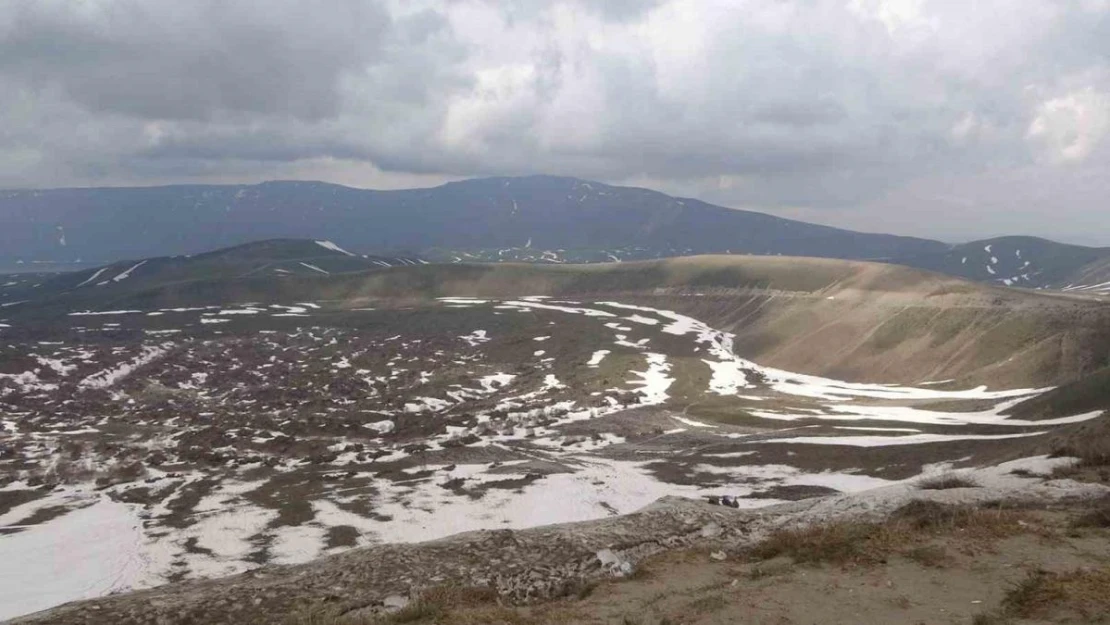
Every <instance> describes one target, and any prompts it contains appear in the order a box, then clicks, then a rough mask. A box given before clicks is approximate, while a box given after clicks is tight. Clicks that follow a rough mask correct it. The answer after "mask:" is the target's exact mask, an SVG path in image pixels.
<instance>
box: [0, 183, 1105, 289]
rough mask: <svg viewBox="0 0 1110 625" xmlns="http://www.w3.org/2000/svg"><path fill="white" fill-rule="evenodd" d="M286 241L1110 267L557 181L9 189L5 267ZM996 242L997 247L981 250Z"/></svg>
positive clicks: (950, 267)
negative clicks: (383, 187) (384, 187)
mask: <svg viewBox="0 0 1110 625" xmlns="http://www.w3.org/2000/svg"><path fill="white" fill-rule="evenodd" d="M282 238H296V239H305V238H312V239H319V240H329V241H335V242H336V243H337V244H338V245H339V246H342V247H343V248H345V249H349V250H352V251H354V252H359V253H363V252H372V253H374V254H379V255H382V256H385V257H410V258H415V257H420V258H427V259H428V260H432V261H440V262H499V261H522V262H545V263H558V262H613V261H624V260H642V259H649V258H660V257H668V256H685V255H694V254H720V253H732V254H759V255H787V256H817V257H828V258H844V259H859V260H881V261H885V262H894V263H899V264H906V265H910V266H914V267H920V268H925V269H932V270H935V271H941V272H944V273H949V274H952V275H957V276H961V277H968V278H972V279H977V280H983V281H992V282H998V283H1002V284H1005V283H1006V281H1007V280H1009V283H1010V284H1012V285H1014V286H1028V287H1045V286H1057V287H1064V286H1068V285H1069V283H1071V284H1073V285H1074V284H1075V282H1074V280H1075V279H1078V277H1079V276H1085V277H1083V278H1082V279H1084V280H1087V281H1088V282H1087V283H1083V284H1082V285H1081V286H1092V285H1097V284H1099V282H1105V281H1107V280H1110V276H1108V277H1107V278H1106V280H1100V279H1099V276H1101V275H1105V274H1104V273H1102V272H1103V271H1105V272H1106V273H1110V269H1107V268H1106V267H1104V268H1103V269H1102V270H1098V269H1097V267H1094V268H1093V269H1092V267H1093V266H1095V265H1097V263H1099V262H1102V261H1106V262H1107V264H1110V249H1098V248H1086V247H1081V246H1072V245H1064V244H1059V243H1054V242H1051V241H1044V240H1039V239H1032V238H1018V239H1021V241H1017V242H1014V244H1013V245H1011V244H1010V242H1009V238H1007V240H1006V241H1003V240H1001V239H1000V240H998V241H999V242H998V243H994V244H992V243H991V242H990V241H985V242H977V243H975V244H966V245H965V246H951V245H948V244H945V243H942V242H939V241H932V240H928V239H920V238H914V237H904V236H895V235H888V234H872V233H861V232H853V231H850V230H843V229H839V228H832V227H829V226H821V225H815V224H809V223H805V222H800V221H793V220H789V219H783V218H779V217H775V216H772V215H767V214H763V213H757V212H751V211H743V210H734V209H730V208H725V207H721V206H715V205H713V204H708V203H705V202H702V201H700V200H694V199H688V198H676V197H671V196H668V195H665V194H663V193H659V192H656V191H651V190H648V189H640V188H632V187H617V186H611V185H605V184H601V183H597V182H588V181H583V180H578V179H574V178H560V177H552V176H530V177H523V178H483V179H474V180H466V181H462V182H455V183H448V184H445V185H442V186H439V187H434V188H428V189H407V190H394V191H376V190H363V189H354V188H350V187H343V186H339V185H333V184H327V183H322V182H266V183H262V184H257V185H222V186H199V185H189V186H165V187H142V188H88V189H56V190H40V191H34V190H29V191H0V266H3V265H8V266H11V265H14V264H15V263H19V262H22V263H26V264H31V263H43V262H44V261H49V262H52V263H74V262H75V261H82V262H83V263H86V265H85V266H87V263H97V264H105V263H110V262H115V261H119V260H123V259H131V258H134V259H139V258H146V257H152V256H165V255H181V254H193V253H197V252H201V251H204V250H212V249H217V248H224V247H230V246H235V245H239V244H243V243H247V242H251V241H258V240H265V239H282ZM996 246H997V248H998V252H996V253H995V252H988V251H986V250H985V248H987V247H991V248H992V249H995V247H996ZM1019 246H1020V247H1019ZM1011 247H1012V248H1013V249H1010V248H1011ZM1003 248H1006V249H1005V252H1003V251H1001V250H1002V249H1003ZM1019 249H1020V250H1021V252H1022V254H1023V255H1024V256H1022V257H1020V258H1019V257H1018V256H1016V252H1017V250H1019ZM965 258H966V259H967V260H964V259H965ZM991 258H996V259H997V260H996V262H993V263H992V262H991V261H990V259H991ZM1025 263H1028V264H1025ZM992 272H993V273H992Z"/></svg>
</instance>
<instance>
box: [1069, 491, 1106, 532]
mask: <svg viewBox="0 0 1110 625" xmlns="http://www.w3.org/2000/svg"><path fill="white" fill-rule="evenodd" d="M1072 525H1073V526H1074V527H1097V528H1110V496H1106V497H1103V498H1102V499H1101V500H1099V501H1097V502H1095V504H1094V506H1092V507H1091V509H1090V510H1088V511H1086V512H1084V513H1082V514H1080V515H1079V516H1078V517H1077V518H1076V519H1075V521H1074V522H1073V523H1072Z"/></svg>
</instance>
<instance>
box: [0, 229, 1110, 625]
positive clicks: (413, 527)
mask: <svg viewBox="0 0 1110 625" xmlns="http://www.w3.org/2000/svg"><path fill="white" fill-rule="evenodd" d="M305 245H306V246H307V249H311V250H313V253H315V249H314V248H319V249H321V250H322V251H329V250H330V248H327V246H323V245H321V244H318V243H315V242H308V243H306V244H305ZM325 248H327V249H325ZM299 249H302V248H301V246H300V244H296V243H293V244H289V243H283V244H281V245H278V246H277V247H276V248H275V247H274V244H272V243H267V244H264V245H261V246H259V247H258V248H252V247H251V246H247V247H246V248H239V249H237V250H232V251H227V252H220V253H215V254H214V255H213V256H212V257H213V258H223V259H225V260H224V261H221V263H220V264H219V265H218V266H219V267H222V268H224V269H228V268H235V267H239V266H240V263H243V264H242V265H241V266H256V264H257V262H258V259H259V258H260V257H261V258H264V259H271V258H274V257H275V256H277V257H283V258H284V256H285V255H284V254H283V253H277V252H276V251H275V250H290V251H291V253H292V257H293V258H300V256H298V255H297V254H299V253H300V252H298V251H297V250H299ZM330 251H331V252H333V253H335V254H339V255H341V256H345V255H343V254H341V253H339V252H335V251H334V250H330ZM229 259H235V260H234V262H232V260H229ZM287 260H288V259H287ZM194 262H195V263H198V265H197V266H196V269H195V270H190V273H189V275H190V277H189V279H184V280H183V279H181V275H180V272H181V271H183V270H185V269H189V268H190V267H191V266H192V265H191V264H190V263H194ZM208 262H209V261H207V260H205V259H204V258H201V257H197V259H195V260H189V259H184V260H181V261H180V262H178V263H175V264H171V265H166V267H167V269H166V270H165V272H163V270H162V268H160V266H159V265H157V264H154V263H153V262H150V263H147V264H144V265H142V266H139V267H138V268H136V269H134V270H133V271H132V273H131V274H130V275H129V277H128V278H126V279H123V280H120V281H115V280H109V281H108V283H106V284H103V285H99V286H98V284H99V283H97V282H95V281H93V282H90V284H85V285H84V286H80V285H74V284H72V282H73V281H74V278H72V277H70V278H66V280H68V282H66V283H65V284H61V283H58V284H52V285H50V286H48V285H47V284H46V283H45V282H44V283H40V285H39V286H38V287H34V285H29V286H24V287H20V288H24V289H25V291H24V292H25V293H26V295H25V296H26V297H27V298H28V299H26V300H25V301H17V303H12V302H6V303H8V304H10V305H8V306H5V307H4V309H3V312H2V313H0V412H2V414H3V415H4V417H3V418H2V419H0V532H2V533H3V535H2V536H0V562H6V563H9V564H8V565H7V566H6V567H0V576H3V579H0V589H4V590H3V592H4V593H6V594H4V595H3V596H2V597H0V599H2V600H0V605H4V606H5V607H6V610H7V611H6V612H5V615H6V616H15V615H17V614H23V613H27V612H31V611H34V610H37V609H42V608H46V607H49V606H51V605H55V604H57V603H60V602H63V601H67V600H71V599H80V598H91V597H95V596H99V595H102V594H105V593H108V592H112V591H118V590H124V589H128V588H143V587H150V586H157V585H160V584H164V583H167V582H173V581H179V580H190V579H201V578H206V577H218V576H221V575H228V574H234V573H240V572H243V571H247V570H250V569H253V568H256V567H258V566H261V565H264V564H280V565H285V564H296V563H302V562H306V561H309V560H311V559H313V558H316V557H319V556H325V555H331V554H338V553H340V552H343V551H346V550H350V549H352V548H356V547H370V546H373V545H379V544H388V543H414V542H420V541H426V540H429V539H437V538H442V537H447V536H450V535H453V534H455V533H458V532H462V531H469V530H521V529H525V528H530V527H536V526H542V525H546V524H551V523H568V522H584V521H591V520H597V519H605V518H608V517H611V516H618V515H623V514H629V513H632V512H635V511H636V510H639V509H640V508H642V507H643V506H645V505H648V504H650V503H651V502H653V501H655V500H657V499H659V498H661V497H666V496H681V497H686V498H694V499H702V500H707V499H713V500H715V501H718V502H721V501H724V502H727V503H729V504H730V505H732V506H737V507H740V508H762V507H765V506H769V505H774V504H776V503H779V502H784V501H793V500H801V499H811V498H814V497H822V496H826V495H841V494H844V495H850V494H854V493H863V492H867V491H870V490H872V489H874V488H877V487H898V486H900V485H901V486H905V485H906V484H908V483H911V482H913V481H914V480H916V479H917V477H918V476H919V475H921V474H923V473H930V472H936V471H940V470H943V467H968V466H976V465H981V464H988V463H993V462H996V461H998V460H999V459H1011V458H1021V457H1025V456H1029V455H1043V454H1047V453H1051V452H1052V451H1054V449H1049V450H1043V451H1042V450H1041V449H1040V446H1042V445H1045V446H1047V445H1048V444H1049V442H1051V441H1052V440H1053V437H1055V436H1056V435H1058V434H1059V433H1062V432H1066V431H1068V430H1069V428H1079V427H1088V426H1092V425H1095V424H1098V423H1101V421H1100V420H1099V415H1100V414H1101V410H1100V409H1098V408H1097V407H1094V406H1086V405H1084V406H1080V407H1079V408H1082V409H1081V410H1080V409H1076V410H1072V409H1069V408H1064V409H1060V410H1057V411H1055V412H1053V413H1051V414H1037V415H1031V416H1017V415H1008V414H1007V412H1006V411H1007V410H1008V409H1009V408H1011V407H1012V406H1014V405H1016V404H1018V403H1019V402H1023V401H1026V400H1032V399H1033V398H1036V397H1039V396H1043V393H1044V391H1045V390H1046V389H1045V387H1048V386H1052V385H1055V384H1062V383H1069V382H1071V381H1073V380H1075V379H1077V378H1081V377H1082V376H1084V375H1085V374H1087V373H1089V372H1094V371H1096V370H1098V369H1100V368H1103V367H1105V366H1106V363H1105V357H1106V354H1107V352H1108V350H1107V349H1106V342H1105V341H1106V338H1105V333H1106V328H1107V314H1106V306H1104V305H1102V304H1100V303H1099V302H1097V301H1090V300H1086V299H1082V298H1070V297H1066V296H1049V295H1044V294H1038V293H1032V292H1024V291H1016V290H1011V289H1002V288H994V287H989V286H984V285H979V284H974V283H969V282H963V281H960V280H955V279H952V278H948V277H945V276H941V275H938V274H932V273H926V272H920V271H915V270H911V269H907V268H902V267H894V266H889V265H878V264H871V263H861V262H850V261H833V260H822V259H793V258H764V257H728V256H723V257H698V258H683V259H673V260H666V261H651V262H643V263H620V264H617V263H613V264H596V265H586V266H542V267H541V266H534V265H514V264H503V265H496V266H492V265H406V266H394V267H385V266H382V265H380V264H375V265H374V268H370V269H367V270H364V271H352V272H346V273H331V272H329V273H328V274H326V275H325V274H324V273H322V272H317V271H309V272H303V273H300V274H292V273H290V274H279V273H276V272H273V271H254V272H244V271H238V270H235V271H230V270H228V271H225V270H223V269H221V270H219V271H209V270H208V269H207V268H208V267H209V265H208ZM298 262H299V261H298ZM148 265H150V266H148ZM91 275H92V274H91V273H90V274H89V276H91ZM89 276H78V277H80V278H82V280H81V281H82V282H84V281H85V280H88V278H89ZM90 285H91V286H90ZM1023 488H1024V486H1023ZM553 501H558V502H562V503H561V504H560V505H558V506H552V505H551V502H553ZM686 509H687V508H685V507H682V506H679V508H677V509H672V512H669V513H667V514H665V515H664V516H662V517H659V518H660V519H665V522H664V521H663V520H660V521H659V522H660V523H661V525H660V526H658V527H661V528H662V529H660V530H659V535H658V541H655V543H656V544H658V543H659V541H663V540H664V538H666V536H667V535H670V534H669V533H672V532H678V533H679V534H683V533H689V532H690V531H693V530H689V529H687V530H682V527H683V524H684V523H685V521H683V519H685V518H687V515H686V513H685V512H682V511H683V510H686ZM675 510H677V512H675ZM713 510H714V511H716V510H719V509H717V508H715V509H713ZM714 513H716V512H714ZM700 514H701V513H700V512H698V513H697V514H695V516H694V517H692V518H700V517H698V516H697V515H700ZM621 522H623V521H621ZM621 522H617V526H619V524H620V523H621ZM676 522H677V523H678V525H675V523H676ZM614 527H616V526H614ZM676 528H677V529H676ZM698 528H700V525H699V526H698ZM663 530H665V531H663ZM697 531H700V529H698V530H697ZM90 533H94V534H96V535H97V536H101V537H103V540H97V541H89V540H87V538H88V536H89V535H90ZM557 535H559V532H558V531H556V532H555V534H553V535H552V534H542V533H541V534H538V535H537V536H548V537H550V536H557ZM602 535H603V536H610V537H611V536H612V535H611V534H604V533H603V534H602ZM645 535H647V533H645ZM493 536H494V537H495V538H496V537H497V536H501V534H497V533H494V535H493ZM482 540H485V538H482ZM538 540H539V542H537V543H536V546H537V549H538V550H539V551H538V552H537V553H539V554H543V553H550V552H551V550H556V551H557V550H559V548H560V547H559V546H558V545H556V546H551V545H550V544H547V543H546V542H545V541H546V540H547V538H543V539H538ZM552 540H554V539H552ZM606 540H611V538H607V539H606ZM653 540H654V539H653ZM556 542H557V541H556ZM664 542H665V541H664ZM561 544H562V543H559V545H561ZM587 544H588V547H587V548H589V549H592V548H593V544H594V543H587ZM58 545H60V546H62V548H63V549H65V550H66V551H67V552H68V553H69V554H70V555H71V558H70V561H71V563H72V566H69V567H67V569H66V570H64V571H58V570H56V569H55V568H52V564H51V563H53V562H55V560H54V559H53V558H52V557H48V554H49V551H50V550H51V549H53V548H55V547H54V546H58ZM579 551H581V550H579ZM579 551H575V552H573V553H575V554H577V555H575V558H577V557H578V555H581V554H580V553H579ZM401 552H404V553H408V552H407V551H405V550H403V549H402V550H401ZM567 553H568V554H570V553H571V552H569V551H568V552H567ZM579 564H581V563H580V562H579V560H577V559H576V560H575V564H574V566H578V565H579ZM352 579H354V578H352ZM514 579H515V577H514ZM363 582H366V580H363ZM321 583H323V582H321ZM175 592H176V591H175ZM275 592H276V591H275ZM374 592H377V590H375V591H374ZM251 600H252V601H253V598H252V599H251ZM263 600H266V599H265V598H264V599H263ZM197 601H200V602H201V603H206V602H207V601H206V600H205V599H203V598H199V599H197Z"/></svg>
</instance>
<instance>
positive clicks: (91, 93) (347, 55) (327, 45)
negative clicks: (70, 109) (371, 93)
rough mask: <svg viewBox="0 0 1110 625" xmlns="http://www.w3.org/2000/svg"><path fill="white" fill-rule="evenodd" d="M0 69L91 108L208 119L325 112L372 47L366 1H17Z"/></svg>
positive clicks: (381, 23) (381, 17) (378, 26)
mask: <svg viewBox="0 0 1110 625" xmlns="http://www.w3.org/2000/svg"><path fill="white" fill-rule="evenodd" d="M5 7H7V9H6V10H7V12H8V14H7V16H6V20H5V22H6V28H5V32H4V37H3V38H2V39H0V71H2V72H4V73H5V74H6V75H7V76H9V77H14V78H17V79H19V80H21V81H23V82H24V83H25V84H27V85H29V86H31V87H32V88H35V89H44V88H49V87H56V88H58V89H59V90H60V91H62V92H64V93H65V94H66V95H67V96H69V97H70V98H71V99H72V100H73V101H74V102H75V103H76V104H78V105H80V106H81V107H82V108H84V109H86V110H88V111H90V112H93V113H112V114H119V115H125V116H134V117H139V118H150V119H210V118H211V117H213V116H214V115H217V114H222V113H238V114H248V115H249V114H256V113H257V114H289V115H293V116H296V117H304V118H322V117H327V116H331V115H334V114H335V113H336V112H338V109H339V106H340V94H339V82H340V80H341V79H342V77H343V76H344V75H345V74H348V73H356V72H359V71H361V69H362V68H363V67H365V66H366V64H367V63H369V62H371V61H372V59H373V58H374V56H375V55H376V54H377V53H378V49H379V47H380V43H381V40H382V38H383V33H384V32H385V30H386V27H387V26H388V22H389V18H388V15H386V14H385V12H384V11H383V10H382V9H381V7H379V6H378V5H376V4H373V3H334V4H332V5H329V6H327V7H326V8H325V7H323V6H321V5H319V4H318V3H310V2H298V1H289V0H266V1H265V2H263V1H260V0H245V1H236V2H223V1H221V0H189V1H187V2H165V1H160V0H121V1H118V2H76V1H74V0H69V1H57V0H21V1H15V2H9V3H7V4H5Z"/></svg>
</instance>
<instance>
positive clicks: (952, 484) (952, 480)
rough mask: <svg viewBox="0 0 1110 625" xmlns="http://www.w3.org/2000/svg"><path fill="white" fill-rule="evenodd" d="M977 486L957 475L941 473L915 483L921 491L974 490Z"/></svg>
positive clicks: (967, 478) (975, 483) (966, 478)
mask: <svg viewBox="0 0 1110 625" xmlns="http://www.w3.org/2000/svg"><path fill="white" fill-rule="evenodd" d="M978 486H979V484H978V482H976V481H975V480H973V479H971V478H970V477H967V476H966V475H960V474H959V473H943V474H941V475H935V476H932V477H927V478H923V479H922V480H920V481H919V482H917V487H918V488H920V489H921V490H949V489H953V488H976V487H978Z"/></svg>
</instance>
